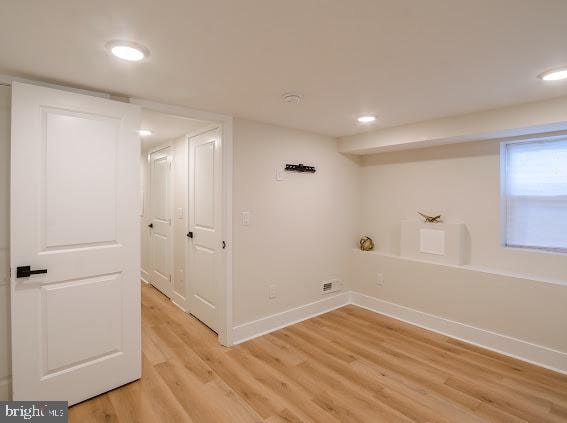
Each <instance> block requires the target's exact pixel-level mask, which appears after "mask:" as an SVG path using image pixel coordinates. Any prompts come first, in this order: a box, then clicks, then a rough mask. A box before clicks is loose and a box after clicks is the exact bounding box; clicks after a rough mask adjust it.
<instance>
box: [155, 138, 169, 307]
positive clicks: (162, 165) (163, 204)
mask: <svg viewBox="0 0 567 423" xmlns="http://www.w3.org/2000/svg"><path fill="white" fill-rule="evenodd" d="M150 184H151V185H150V187H151V192H150V196H151V199H150V204H151V207H150V209H151V211H150V213H151V223H152V225H153V227H152V228H151V229H150V245H151V257H152V264H151V283H152V285H153V286H155V287H156V288H157V289H159V290H160V291H161V292H162V293H164V294H165V295H166V296H167V297H169V298H171V293H172V290H173V289H172V288H173V287H172V283H171V282H172V281H171V267H172V265H171V262H172V253H173V252H172V251H171V235H172V234H171V148H170V147H167V148H164V149H161V150H159V151H156V152H154V153H152V154H150Z"/></svg>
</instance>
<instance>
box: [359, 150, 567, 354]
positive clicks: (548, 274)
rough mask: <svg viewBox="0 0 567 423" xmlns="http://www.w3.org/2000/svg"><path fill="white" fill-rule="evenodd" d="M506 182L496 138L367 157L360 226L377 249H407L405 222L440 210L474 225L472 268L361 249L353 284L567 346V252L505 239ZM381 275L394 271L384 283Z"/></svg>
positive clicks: (535, 339) (431, 310) (470, 231)
mask: <svg viewBox="0 0 567 423" xmlns="http://www.w3.org/2000/svg"><path fill="white" fill-rule="evenodd" d="M499 181H500V170H499V145H498V143H497V142H488V141H483V142H473V143H466V144H460V145H450V146H442V147H434V148H430V149H424V150H412V151H404V152H391V153H383V154H380V155H375V156H366V157H364V159H363V165H362V174H361V189H362V198H361V203H360V209H361V213H362V214H361V220H360V230H361V231H362V232H364V233H367V234H369V235H370V236H371V237H372V238H373V239H374V240H375V241H376V244H377V251H378V252H381V253H384V254H386V255H397V254H399V250H400V236H399V234H400V221H401V220H402V219H416V220H417V219H418V216H417V214H416V211H424V212H430V213H441V214H443V218H444V220H445V221H449V222H450V221H459V222H464V223H465V224H466V226H467V229H468V244H469V254H468V258H469V263H470V265H469V266H466V267H464V268H452V267H446V266H439V265H433V264H425V263H417V262H411V261H407V260H402V259H399V258H395V257H382V256H380V255H377V254H366V255H364V254H362V253H360V252H352V253H351V255H352V260H353V262H352V279H353V284H352V288H353V289H354V290H356V291H359V292H362V293H364V294H367V295H371V296H374V297H377V298H380V299H383V300H386V301H389V302H393V303H396V304H400V305H403V306H407V307H410V308H414V309H416V310H419V311H423V312H426V313H430V314H434V315H437V316H441V317H444V318H448V319H451V320H455V321H458V322H461V323H465V324H468V325H472V326H476V327H479V328H482V329H487V330H491V331H495V332H497V333H500V334H504V335H507V336H511V337H515V338H518V339H522V340H525V341H528V342H532V343H535V344H538V345H542V346H545V347H549V348H553V349H557V350H559V351H563V352H567V330H565V322H567V306H566V304H567V256H566V255H561V254H551V253H546V252H537V251H527V250H519V249H510V248H503V247H502V246H501V242H500V233H501V232H500V198H499V185H500V182H499ZM471 269H472V270H471ZM475 269H476V270H475ZM482 269H489V271H488V272H482V271H479V270H482ZM377 272H381V273H383V274H384V276H385V283H384V285H383V286H382V287H379V286H378V285H377V284H376V283H375V280H376V273H377ZM507 274H509V275H511V276H509V275H507ZM514 276H515V277H514ZM544 281H551V282H553V281H554V282H561V281H563V282H564V285H560V284H553V283H546V282H544Z"/></svg>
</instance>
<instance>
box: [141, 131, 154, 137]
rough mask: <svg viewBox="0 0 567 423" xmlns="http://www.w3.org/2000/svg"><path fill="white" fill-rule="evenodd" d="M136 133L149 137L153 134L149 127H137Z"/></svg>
mask: <svg viewBox="0 0 567 423" xmlns="http://www.w3.org/2000/svg"><path fill="white" fill-rule="evenodd" d="M138 134H140V136H141V137H149V136H150V135H152V134H153V132H152V131H150V130H149V129H139V130H138Z"/></svg>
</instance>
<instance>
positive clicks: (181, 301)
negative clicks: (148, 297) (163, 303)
mask: <svg viewBox="0 0 567 423" xmlns="http://www.w3.org/2000/svg"><path fill="white" fill-rule="evenodd" d="M171 302H172V303H173V304H175V305H176V306H177V307H179V308H180V309H181V310H183V311H187V307H186V306H185V297H184V296H183V295H181V294H180V293H178V292H175V291H173V294H172V296H171Z"/></svg>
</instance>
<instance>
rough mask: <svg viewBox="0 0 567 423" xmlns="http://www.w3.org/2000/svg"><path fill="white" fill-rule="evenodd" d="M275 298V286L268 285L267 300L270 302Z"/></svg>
mask: <svg viewBox="0 0 567 423" xmlns="http://www.w3.org/2000/svg"><path fill="white" fill-rule="evenodd" d="M276 297H277V294H276V286H275V285H270V287H269V288H268V298H269V299H270V300H273V299H274V298H276Z"/></svg>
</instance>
